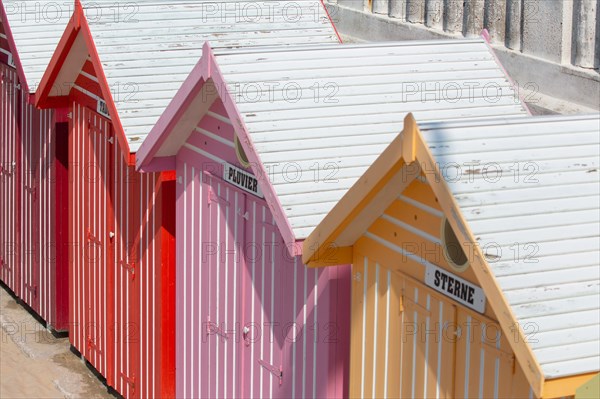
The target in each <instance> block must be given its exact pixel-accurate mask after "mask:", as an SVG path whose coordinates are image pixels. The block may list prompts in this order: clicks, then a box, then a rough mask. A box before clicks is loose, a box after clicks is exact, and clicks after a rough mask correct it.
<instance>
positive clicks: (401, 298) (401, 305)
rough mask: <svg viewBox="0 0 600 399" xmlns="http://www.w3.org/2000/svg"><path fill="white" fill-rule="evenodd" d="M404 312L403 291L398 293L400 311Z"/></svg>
mask: <svg viewBox="0 0 600 399" xmlns="http://www.w3.org/2000/svg"><path fill="white" fill-rule="evenodd" d="M402 312H404V293H402V295H400V313H402Z"/></svg>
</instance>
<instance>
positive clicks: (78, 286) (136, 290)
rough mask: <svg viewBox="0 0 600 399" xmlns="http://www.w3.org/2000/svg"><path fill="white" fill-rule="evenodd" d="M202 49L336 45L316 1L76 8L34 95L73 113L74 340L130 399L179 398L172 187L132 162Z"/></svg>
mask: <svg viewBox="0 0 600 399" xmlns="http://www.w3.org/2000/svg"><path fill="white" fill-rule="evenodd" d="M86 14H87V18H86ZM206 40H215V42H216V43H218V44H219V45H220V46H223V47H238V46H260V45H274V44H282V45H293V44H299V43H314V44H318V43H332V42H337V41H338V37H337V35H336V33H335V30H334V29H333V27H332V25H331V21H330V19H329V17H328V15H327V14H326V12H325V10H324V8H323V5H322V4H321V3H320V2H318V1H317V2H314V1H306V0H303V1H279V2H263V3H256V2H250V1H234V2H214V1H189V0H183V1H177V2H164V1H142V2H136V3H135V4H132V3H126V2H122V3H116V4H115V3H114V2H112V1H90V2H82V3H79V2H77V4H76V8H75V11H74V14H73V16H72V18H71V20H70V21H69V23H68V26H67V28H66V30H65V32H64V34H63V36H62V38H61V40H60V43H59V44H58V46H57V49H56V52H55V53H54V55H53V57H52V59H51V61H50V65H49V67H48V69H47V70H46V72H45V74H44V76H43V78H42V80H41V84H40V87H39V89H38V90H37V93H36V104H37V105H38V106H39V107H41V108H52V107H57V106H65V107H68V110H69V114H68V115H69V124H70V125H69V163H70V164H71V165H73V168H72V172H71V174H70V175H71V181H72V187H71V190H70V191H69V204H70V212H69V234H70V237H69V241H70V242H73V243H74V245H73V247H72V253H71V259H72V262H71V264H70V268H69V276H70V280H69V281H70V283H69V290H70V294H71V301H70V307H69V309H70V317H69V320H70V330H69V333H70V334H69V337H70V340H71V343H72V344H73V346H74V347H75V348H76V349H77V350H79V351H80V352H81V353H82V355H83V356H84V357H85V359H87V360H88V361H89V362H90V363H91V365H92V366H93V367H95V368H96V369H97V370H98V371H99V372H100V374H102V375H103V376H104V377H105V378H106V382H107V384H108V385H109V386H112V387H114V388H115V389H116V390H117V391H118V392H119V393H121V394H122V395H124V396H126V397H173V396H174V392H173V389H174V388H173V387H174V378H175V376H174V374H175V365H174V354H175V353H174V346H175V297H174V294H175V275H174V272H173V268H174V256H175V252H174V250H175V244H174V231H175V182H174V174H173V173H170V172H161V173H151V174H143V175H142V174H139V173H137V172H136V171H135V168H134V167H135V163H134V159H135V153H136V152H137V150H138V148H139V146H140V144H141V143H142V142H143V141H144V138H145V137H146V135H147V134H148V133H149V131H150V129H151V128H152V126H154V124H155V123H156V120H157V119H158V117H159V116H160V115H161V114H162V112H163V111H164V108H165V107H166V106H167V105H168V103H169V101H170V100H171V99H172V97H173V95H174V94H175V92H176V91H177V89H178V88H179V87H180V86H181V84H182V82H183V81H184V80H185V78H186V77H187V75H188V74H189V72H190V71H191V70H192V68H193V67H194V65H195V63H196V61H197V59H198V58H199V57H200V56H201V54H202V45H203V44H204V43H205V42H206Z"/></svg>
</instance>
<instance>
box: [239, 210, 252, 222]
mask: <svg viewBox="0 0 600 399" xmlns="http://www.w3.org/2000/svg"><path fill="white" fill-rule="evenodd" d="M238 215H240V216H241V217H242V219H246V220H250V212H246V213H242V210H241V209H238Z"/></svg>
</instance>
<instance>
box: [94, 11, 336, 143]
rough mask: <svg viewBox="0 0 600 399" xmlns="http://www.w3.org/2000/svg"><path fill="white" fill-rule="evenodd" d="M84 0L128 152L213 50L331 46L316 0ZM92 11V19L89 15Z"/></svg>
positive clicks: (329, 30) (329, 26)
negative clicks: (119, 1)
mask: <svg viewBox="0 0 600 399" xmlns="http://www.w3.org/2000/svg"><path fill="white" fill-rule="evenodd" d="M113 3H114V2H108V1H107V2H100V3H98V2H97V1H93V2H92V1H90V2H84V3H83V4H84V6H85V5H86V4H88V8H90V10H88V12H87V15H88V23H89V26H90V30H91V32H92V36H93V39H94V43H95V45H96V48H97V51H98V54H99V57H100V60H101V62H102V65H103V67H104V73H105V75H106V78H107V81H108V84H109V86H110V87H111V90H112V91H113V93H115V92H118V91H117V90H119V88H120V89H121V90H122V92H124V93H126V95H121V96H116V95H113V97H114V100H115V104H116V108H117V111H118V113H119V118H120V120H121V124H122V126H123V129H124V131H125V135H126V136H127V138H128V141H129V145H130V150H131V151H132V152H135V151H137V149H138V148H139V146H140V145H141V143H142V142H143V140H144V139H145V137H146V135H147V134H148V133H149V132H150V130H151V129H152V127H153V126H154V124H155V123H156V121H157V120H158V118H159V117H160V115H161V114H162V113H163V111H164V109H165V108H166V107H167V105H168V104H169V102H170V101H171V99H172V98H173V96H174V95H175V93H176V92H177V90H178V89H179V87H180V86H181V84H182V83H183V81H184V80H185V78H186V77H187V76H188V74H189V73H190V71H191V70H192V68H193V67H194V66H195V65H196V63H197V62H198V60H199V59H200V57H201V56H202V46H203V45H204V43H205V42H206V41H210V43H211V45H212V46H213V48H237V47H255V46H274V45H280V46H292V45H299V44H321V43H337V42H338V38H337V34H336V32H335V30H334V28H333V25H332V24H331V22H330V20H329V18H328V16H327V13H326V11H325V9H324V7H323V5H322V3H321V2H320V1H319V0H293V1H289V0H280V1H275V2H273V1H254V0H241V1H231V0H226V1H223V0H221V1H215V0H210V1H199V0H188V1H185V0H183V1H182V0H178V1H175V2H170V1H151V0H149V1H142V2H139V1H138V2H131V3H127V4H128V6H129V7H131V8H129V9H127V8H124V7H127V5H121V10H120V11H121V14H120V15H119V17H118V18H116V17H115V12H114V10H113V7H114V4H113ZM91 7H94V11H95V12H96V16H93V15H92V12H91Z"/></svg>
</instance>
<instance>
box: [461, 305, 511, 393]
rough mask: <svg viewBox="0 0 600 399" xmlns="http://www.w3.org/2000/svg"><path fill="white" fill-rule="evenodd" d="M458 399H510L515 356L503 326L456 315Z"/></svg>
mask: <svg viewBox="0 0 600 399" xmlns="http://www.w3.org/2000/svg"><path fill="white" fill-rule="evenodd" d="M457 326H458V332H457V341H456V367H455V368H456V380H455V395H454V396H455V397H457V398H481V397H483V398H508V397H512V396H514V395H513V394H512V392H511V387H512V378H513V370H514V356H513V355H512V351H511V350H510V346H509V344H508V342H507V341H506V339H505V338H504V337H503V335H502V334H501V332H500V326H499V325H498V324H496V323H495V322H492V321H488V320H486V319H485V318H483V317H477V315H475V314H474V313H471V312H469V311H466V310H463V309H461V310H459V312H458V315H457Z"/></svg>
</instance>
